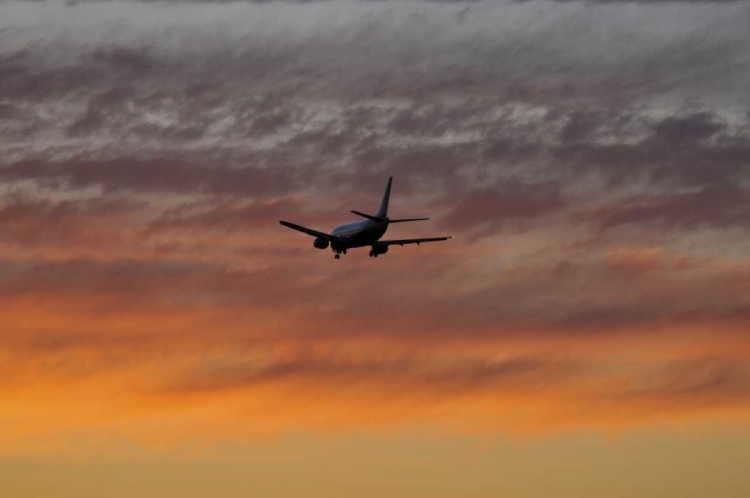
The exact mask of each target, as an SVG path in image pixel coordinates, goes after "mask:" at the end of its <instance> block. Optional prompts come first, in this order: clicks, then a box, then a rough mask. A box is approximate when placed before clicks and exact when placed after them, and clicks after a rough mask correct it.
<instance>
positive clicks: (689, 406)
mask: <svg viewBox="0 0 750 498" xmlns="http://www.w3.org/2000/svg"><path fill="white" fill-rule="evenodd" d="M748 25H750V9H749V8H748V7H747V6H746V5H745V4H743V3H742V2H717V3H713V2H705V3H704V2H683V3H676V2H639V3H624V2H539V1H534V2H508V3H506V2H353V1H352V2H349V1H330V2H310V3H307V2H303V3H295V2H268V3H265V2H263V3H251V2H236V3H227V4H223V3H219V4H214V3H201V2H187V3H182V2H170V3H163V4H151V3H141V2H119V1H115V2H107V3H98V2H82V3H77V4H71V5H66V4H62V3H46V4H37V3H22V2H10V3H4V4H2V5H0V262H1V264H0V295H1V296H2V297H3V299H2V303H1V304H0V308H2V310H1V311H2V312H1V313H0V329H2V331H3V332H2V335H0V359H2V360H3V361H2V366H0V378H2V380H1V381H0V396H1V397H2V399H3V400H5V402H7V403H8V404H9V405H12V406H17V407H18V410H17V411H16V412H15V413H14V414H11V415H7V416H6V415H3V416H0V429H1V430H0V434H3V436H2V438H5V439H4V440H3V439H0V442H3V443H5V444H0V446H2V447H5V448H9V449H8V450H7V451H10V452H14V451H17V452H23V451H24V450H25V449H27V448H28V445H29V442H28V440H27V439H26V438H25V435H26V434H29V433H32V432H37V431H42V432H45V434H46V435H47V439H46V441H55V440H56V439H55V438H58V437H59V438H62V437H64V435H65V434H69V433H70V432H71V431H75V430H83V429H84V428H91V427H98V428H100V429H101V430H102V431H104V432H105V433H107V431H113V432H118V433H125V434H127V435H129V436H132V437H133V438H136V439H140V438H142V435H143V434H144V432H143V431H139V428H142V427H145V426H149V427H152V426H160V425H161V424H163V423H165V421H168V420H173V419H174V417H178V418H180V420H181V421H182V423H181V424H177V425H176V426H175V427H176V428H175V429H174V430H172V431H170V430H163V431H158V432H159V434H160V436H163V437H167V438H169V437H171V438H175V439H180V438H188V439H189V437H188V436H187V434H188V433H191V434H192V432H191V431H194V432H195V434H198V435H200V434H203V435H206V434H216V433H222V432H223V431H224V432H229V433H233V431H234V433H236V434H242V435H247V436H252V435H257V434H260V433H266V432H269V431H270V432H285V431H289V430H295V429H300V428H301V429H304V430H332V429H346V430H349V429H358V428H362V427H391V426H398V425H415V424H416V425H421V424H439V425H440V426H441V427H447V428H451V430H458V431H468V430H483V431H494V432H497V431H504V432H508V433H515V432H538V431H547V430H560V429H569V428H580V427H596V428H603V429H621V428H623V427H632V426H634V425H639V424H649V423H655V422H673V421H678V420H685V419H695V418H705V417H725V418H738V419H742V420H746V419H747V416H748V413H750V412H749V411H748V403H749V402H750V396H748V394H749V393H750V391H749V390H750V339H749V338H748V336H747V333H746V331H747V329H748V325H749V324H750V321H749V320H750V299H749V298H748V296H750V292H749V291H750V260H749V259H748V258H747V254H748V253H750V235H749V231H748V230H750V225H749V224H748V220H749V219H750V207H749V206H750V102H748V89H749V88H750V59H748V54H747V51H746V50H745V49H744V47H746V46H748V45H749V44H750V34H748V31H747V29H746V28H747V26H748ZM390 175H393V176H394V177H395V182H394V197H393V200H392V201H393V204H392V211H393V214H394V216H398V217H401V216H402V215H403V216H411V215H429V216H431V218H432V219H431V221H430V222H427V223H425V224H413V225H401V226H397V227H394V228H393V229H391V230H392V233H391V232H389V235H392V236H407V235H412V234H414V235H425V236H426V235H433V234H434V235H443V234H445V235H448V234H452V235H456V236H457V238H456V239H455V240H452V241H450V242H449V243H446V244H442V245H440V244H436V245H434V246H431V247H429V248H428V247H417V248H403V249H402V248H395V249H394V250H393V251H391V252H389V253H388V254H387V255H386V256H385V257H384V258H383V259H378V260H377V261H374V260H370V259H369V258H367V257H366V255H364V252H363V253H362V254H358V253H357V252H356V251H354V252H353V253H352V254H349V255H347V256H346V257H345V258H344V259H343V260H342V261H334V260H333V258H332V257H331V255H330V253H328V252H323V251H316V250H315V249H314V248H313V247H312V241H311V239H310V238H308V237H306V236H304V235H302V234H298V233H296V232H291V231H286V230H284V229H283V228H282V227H279V225H278V224H277V220H278V219H280V218H284V219H289V220H291V221H295V222H299V223H302V224H305V225H309V226H314V227H317V228H320V229H324V230H328V229H330V228H331V227H332V226H334V225H336V224H339V223H342V222H344V221H347V216H348V215H347V213H348V211H349V210H350V209H358V210H363V211H371V210H373V209H374V206H376V205H377V203H378V200H379V196H380V194H381V189H382V188H383V185H384V183H385V180H386V178H387V177H388V176H390ZM365 252H366V251H365ZM363 255H364V257H362V256H363ZM62 388H65V389H66V391H67V392H68V393H69V403H67V404H66V406H65V407H63V408H60V409H59V411H57V410H56V411H55V413H54V414H50V413H49V406H50V400H51V399H52V398H53V396H54V393H56V392H59V390H60V389H62ZM110 401H111V402H110ZM206 403H209V404H211V406H216V407H220V408H221V410H218V411H220V412H221V413H222V414H221V415H217V413H216V412H214V411H212V410H208V411H205V410H203V409H201V408H199V407H201V406H206ZM123 413H125V415H122V414H123ZM469 420H470V421H472V424H470V425H471V428H470V427H469V426H468V425H467V421H469ZM188 428H190V431H188ZM195 434H193V436H195V437H198V436H196V435H195ZM236 434H225V435H228V436H232V435H236ZM193 436H190V437H193ZM150 437H151V436H147V437H145V439H150ZM154 437H155V436H154ZM156 439H158V437H156ZM32 446H33V445H32Z"/></svg>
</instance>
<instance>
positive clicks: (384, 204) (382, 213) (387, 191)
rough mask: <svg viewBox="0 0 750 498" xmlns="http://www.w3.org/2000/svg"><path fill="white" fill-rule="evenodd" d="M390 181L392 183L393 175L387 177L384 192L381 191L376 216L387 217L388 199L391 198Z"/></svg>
mask: <svg viewBox="0 0 750 498" xmlns="http://www.w3.org/2000/svg"><path fill="white" fill-rule="evenodd" d="M392 183H393V177H390V178H388V185H386V187H385V192H383V200H382V201H381V202H380V209H379V210H378V213H377V214H376V215H375V216H377V217H378V218H387V217H388V200H389V199H390V198H391V184H392Z"/></svg>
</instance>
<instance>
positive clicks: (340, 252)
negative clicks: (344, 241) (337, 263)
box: [333, 249, 346, 259]
mask: <svg viewBox="0 0 750 498" xmlns="http://www.w3.org/2000/svg"><path fill="white" fill-rule="evenodd" d="M333 252H335V253H336V255H335V256H333V258H334V259H341V255H342V254H346V249H334V250H333Z"/></svg>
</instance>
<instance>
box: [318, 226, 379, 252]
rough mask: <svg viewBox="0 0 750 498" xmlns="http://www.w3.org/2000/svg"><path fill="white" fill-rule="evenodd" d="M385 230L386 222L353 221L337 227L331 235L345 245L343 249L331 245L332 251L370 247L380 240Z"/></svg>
mask: <svg viewBox="0 0 750 498" xmlns="http://www.w3.org/2000/svg"><path fill="white" fill-rule="evenodd" d="M387 229H388V222H387V221H373V220H362V221H355V222H352V223H346V224H345V225H340V226H337V227H336V228H334V229H333V231H332V232H331V235H335V236H336V237H339V240H341V241H343V244H345V245H344V246H343V247H336V246H337V245H339V244H333V243H332V246H333V249H334V250H335V249H351V248H353V247H364V246H371V245H373V244H375V243H376V242H377V241H378V240H380V238H381V237H382V236H383V235H384V234H385V231H386V230H387Z"/></svg>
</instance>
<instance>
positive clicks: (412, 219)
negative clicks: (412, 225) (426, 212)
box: [388, 218, 429, 223]
mask: <svg viewBox="0 0 750 498" xmlns="http://www.w3.org/2000/svg"><path fill="white" fill-rule="evenodd" d="M424 220H429V218H402V219H400V220H388V223H404V222H406V221H424Z"/></svg>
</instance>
